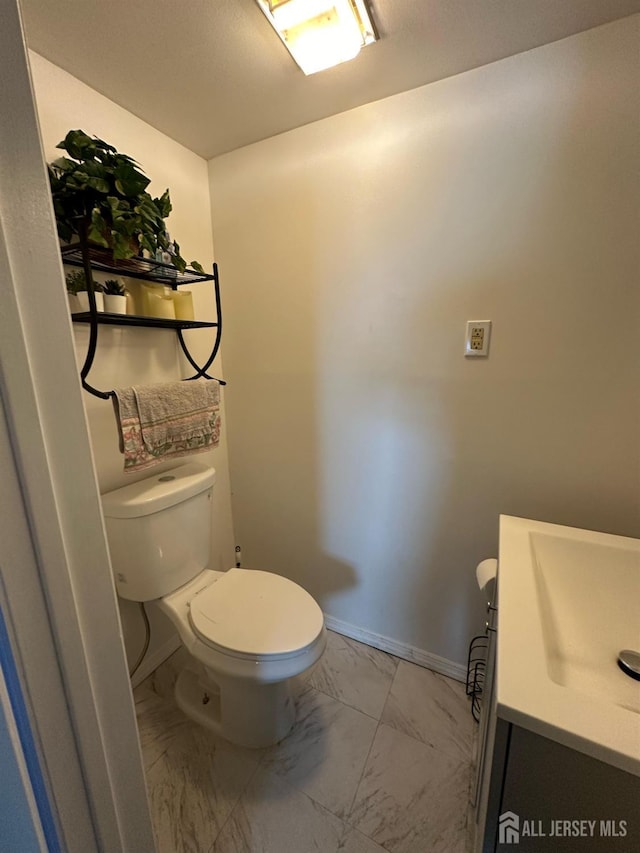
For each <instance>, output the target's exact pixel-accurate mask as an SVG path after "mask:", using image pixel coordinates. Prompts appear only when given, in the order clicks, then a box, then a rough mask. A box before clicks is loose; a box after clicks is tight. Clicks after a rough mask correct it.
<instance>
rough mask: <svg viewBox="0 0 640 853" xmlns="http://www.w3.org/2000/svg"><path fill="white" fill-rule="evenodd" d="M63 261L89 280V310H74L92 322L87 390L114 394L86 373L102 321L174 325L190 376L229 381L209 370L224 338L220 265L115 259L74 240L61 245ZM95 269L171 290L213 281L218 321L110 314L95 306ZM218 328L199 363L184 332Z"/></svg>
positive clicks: (84, 384)
mask: <svg viewBox="0 0 640 853" xmlns="http://www.w3.org/2000/svg"><path fill="white" fill-rule="evenodd" d="M61 251H62V262H63V263H64V264H70V265H71V266H79V267H82V268H83V269H84V273H85V278H86V281H87V293H88V296H89V311H83V312H82V313H79V314H72V315H71V319H72V321H73V322H74V323H86V324H88V325H89V344H88V347H87V354H86V356H85V360H84V364H83V366H82V369H81V371H80V378H81V380H82V387H83V388H84V389H85V391H88V392H89V393H90V394H93V395H94V396H95V397H100V398H101V399H103V400H108V399H109V398H110V397H113V396H114V392H113V391H99V390H98V389H97V388H94V387H93V386H92V385H90V384H89V382H88V381H87V376H88V375H89V371H90V370H91V367H92V365H93V360H94V358H95V354H96V346H97V343H98V327H99V326H103V325H109V326H143V327H147V328H154V329H173V330H174V331H175V332H176V333H177V335H178V341H179V342H180V346H181V348H182V352H183V353H184V356H185V358H186V359H187V361H188V362H189V364H190V365H191V366H192V367H193V369H194V370H195V373H194V375H193V376H188V377H187V380H189V379H200V378H203V379H211V380H213V381H215V382H219V383H220V385H225V384H226V383H225V382H224V381H223V380H222V379H216V377H215V376H209V374H208V373H207V370H208V369H209V368H210V367H211V365H212V363H213V360H214V359H215V357H216V355H217V353H218V349H219V348H220V341H221V339H222V309H221V304H220V282H219V279H218V265H217V264H214V265H213V275H208V274H207V273H200V272H198V271H197V270H193V269H189V268H187V269H186V270H185V271H184V272H179V271H178V270H177V269H176V268H175V267H173V266H172V265H171V264H165V263H160V262H159V261H154V260H151V259H149V258H130V259H127V260H122V261H114V259H113V257H112V255H111V253H110V252H109V251H108V250H106V249H103V248H101V247H100V246H95V245H92V244H90V243H83V242H79V243H74V244H71V245H68V246H64V247H63V248H62V250H61ZM92 270H98V271H100V272H107V273H111V274H113V275H117V276H124V277H125V278H137V279H142V280H144V281H151V282H154V283H156V284H163V285H165V286H169V287H171V288H172V290H176V289H177V288H178V287H179V286H180V285H183V284H196V283H199V282H206V281H211V282H213V289H214V295H215V302H216V318H217V322H206V321H201V320H174V319H166V318H164V317H142V316H137V315H133V314H109V313H105V312H102V311H100V312H99V311H98V310H97V309H96V298H95V284H94V281H93V275H92ZM205 328H213V329H216V334H215V339H214V343H213V348H212V351H211V355H210V356H209V358H208V359H207V361H206V362H205V364H204V365H202V366H200V365H199V364H198V363H197V362H196V361H195V360H194V359H193V357H192V356H191V354H190V352H189V349H188V347H187V345H186V343H185V340H184V337H183V335H182V332H183V331H184V330H188V329H205Z"/></svg>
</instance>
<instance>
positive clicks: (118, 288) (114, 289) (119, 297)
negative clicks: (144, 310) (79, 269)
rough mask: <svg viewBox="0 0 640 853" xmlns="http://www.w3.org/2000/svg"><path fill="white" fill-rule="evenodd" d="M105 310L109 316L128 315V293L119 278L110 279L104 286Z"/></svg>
mask: <svg viewBox="0 0 640 853" xmlns="http://www.w3.org/2000/svg"><path fill="white" fill-rule="evenodd" d="M102 290H103V293H104V310H105V311H106V312H107V313H108V314H126V313H127V291H126V290H125V289H124V285H123V284H122V282H121V281H118V279H117V278H108V279H107V280H106V281H105V282H104V284H103V285H102Z"/></svg>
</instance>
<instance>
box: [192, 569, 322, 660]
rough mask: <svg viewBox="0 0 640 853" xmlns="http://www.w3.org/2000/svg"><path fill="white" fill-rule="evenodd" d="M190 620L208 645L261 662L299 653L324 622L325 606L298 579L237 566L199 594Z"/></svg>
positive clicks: (236, 655)
mask: <svg viewBox="0 0 640 853" xmlns="http://www.w3.org/2000/svg"><path fill="white" fill-rule="evenodd" d="M189 622H190V623H191V627H192V628H193V630H194V633H195V634H196V635H197V636H198V637H199V638H200V640H202V641H203V642H204V643H206V645H207V646H209V647H211V648H213V649H215V650H217V651H219V652H221V653H223V654H228V655H232V656H233V657H239V658H251V659H253V660H258V661H264V660H279V659H286V658H290V657H295V656H297V655H299V654H300V653H301V652H303V651H304V650H305V649H307V648H308V647H309V646H310V645H312V644H313V643H314V642H315V641H316V640H317V639H318V637H319V636H320V635H321V634H322V631H323V627H324V617H323V614H322V611H321V610H320V607H319V606H318V604H317V603H316V602H315V601H314V600H313V598H312V597H311V596H310V595H309V593H308V592H306V591H305V590H304V589H303V588H302V587H301V586H298V584H296V583H294V582H293V581H291V580H289V579H288V578H283V577H281V576H280V575H275V574H272V573H271V572H263V571H258V570H253V569H235V568H234V569H229V571H227V572H224V573H223V574H222V575H221V576H220V577H219V578H218V579H217V580H215V581H214V582H213V583H212V584H210V585H208V586H207V587H205V588H204V589H201V590H200V591H199V592H197V593H196V595H194V597H193V598H192V599H191V601H190V602H189Z"/></svg>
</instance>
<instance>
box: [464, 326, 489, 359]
mask: <svg viewBox="0 0 640 853" xmlns="http://www.w3.org/2000/svg"><path fill="white" fill-rule="evenodd" d="M490 338H491V320H468V321H467V336H466V338H465V345H464V354H465V355H470V356H479V355H480V356H486V355H489V339H490Z"/></svg>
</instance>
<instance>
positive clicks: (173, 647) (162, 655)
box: [131, 634, 182, 687]
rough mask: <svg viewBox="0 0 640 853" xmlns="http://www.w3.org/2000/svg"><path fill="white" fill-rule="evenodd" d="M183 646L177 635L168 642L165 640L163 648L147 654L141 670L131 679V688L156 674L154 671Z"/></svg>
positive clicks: (160, 647)
mask: <svg viewBox="0 0 640 853" xmlns="http://www.w3.org/2000/svg"><path fill="white" fill-rule="evenodd" d="M181 645H182V643H181V642H180V637H179V636H178V635H177V634H175V635H174V636H172V637H169V639H168V640H165V642H164V643H163V644H162V645H161V646H158V648H157V649H154V651H153V652H152V653H151V654H147V656H146V657H145V659H144V660H143V661H142V663H141V664H140V668H139V669H138V670H137V671H136V673H135V675H134V676H133V678H132V679H131V686H132V687H137V686H138V684H142V682H143V681H144V680H145V678H147V677H148V676H149V675H151V673H152V672H154V670H156V669H157V668H158V667H159V666H160V664H161V663H163V661H165V660H166V659H167V658H168V657H170V656H171V655H172V654H173V653H174V652H175V651H177V649H179V648H180V646H181Z"/></svg>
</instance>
